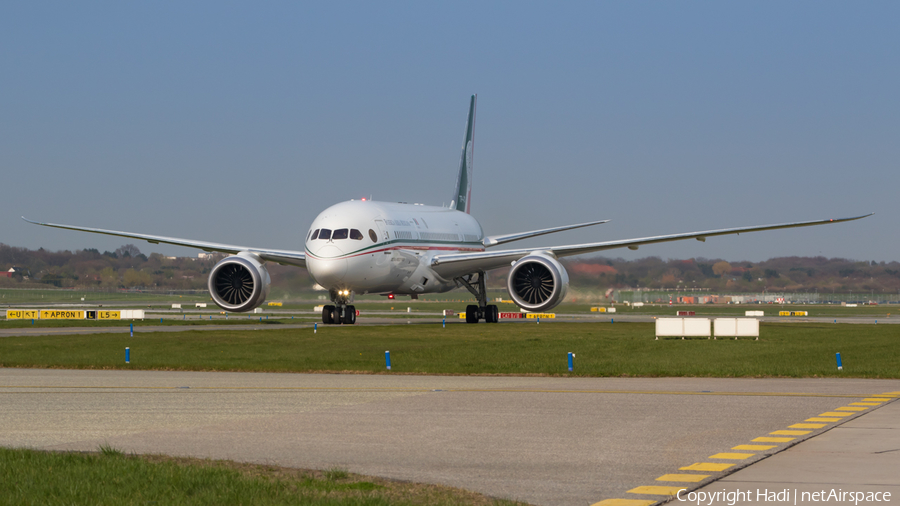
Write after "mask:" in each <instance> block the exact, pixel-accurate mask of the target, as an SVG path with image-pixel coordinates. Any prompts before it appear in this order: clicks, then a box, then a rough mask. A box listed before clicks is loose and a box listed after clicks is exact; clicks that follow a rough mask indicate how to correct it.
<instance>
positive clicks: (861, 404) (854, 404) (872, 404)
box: [850, 402, 881, 406]
mask: <svg viewBox="0 0 900 506" xmlns="http://www.w3.org/2000/svg"><path fill="white" fill-rule="evenodd" d="M850 405H851V406H881V403H880V402H851V403H850Z"/></svg>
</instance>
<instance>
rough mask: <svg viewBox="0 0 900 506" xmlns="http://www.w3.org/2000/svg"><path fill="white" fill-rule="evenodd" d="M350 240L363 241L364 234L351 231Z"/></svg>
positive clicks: (353, 229) (354, 230)
mask: <svg viewBox="0 0 900 506" xmlns="http://www.w3.org/2000/svg"><path fill="white" fill-rule="evenodd" d="M350 238H351V239H353V240H354V241H362V232H360V231H359V230H356V229H355V228H351V229H350Z"/></svg>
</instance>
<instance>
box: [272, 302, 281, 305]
mask: <svg viewBox="0 0 900 506" xmlns="http://www.w3.org/2000/svg"><path fill="white" fill-rule="evenodd" d="M269 305H270V306H280V305H281V303H280V302H270V303H269Z"/></svg>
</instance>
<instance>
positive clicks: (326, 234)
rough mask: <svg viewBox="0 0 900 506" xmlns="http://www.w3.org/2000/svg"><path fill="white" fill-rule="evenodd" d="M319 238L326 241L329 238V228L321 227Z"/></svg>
mask: <svg viewBox="0 0 900 506" xmlns="http://www.w3.org/2000/svg"><path fill="white" fill-rule="evenodd" d="M319 239H322V240H325V241H327V240H328V239H331V230H328V229H327V228H323V229H322V230H320V231H319Z"/></svg>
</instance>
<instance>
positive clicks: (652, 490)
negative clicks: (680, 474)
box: [628, 485, 687, 495]
mask: <svg viewBox="0 0 900 506" xmlns="http://www.w3.org/2000/svg"><path fill="white" fill-rule="evenodd" d="M679 490H687V488H685V487H660V486H658V485H647V486H643V487H635V488H633V489H631V490H629V491H628V493H629V494H651V495H675V494H677V493H678V491H679Z"/></svg>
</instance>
